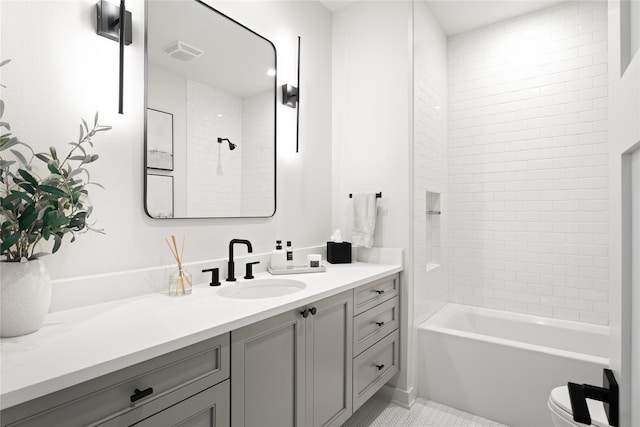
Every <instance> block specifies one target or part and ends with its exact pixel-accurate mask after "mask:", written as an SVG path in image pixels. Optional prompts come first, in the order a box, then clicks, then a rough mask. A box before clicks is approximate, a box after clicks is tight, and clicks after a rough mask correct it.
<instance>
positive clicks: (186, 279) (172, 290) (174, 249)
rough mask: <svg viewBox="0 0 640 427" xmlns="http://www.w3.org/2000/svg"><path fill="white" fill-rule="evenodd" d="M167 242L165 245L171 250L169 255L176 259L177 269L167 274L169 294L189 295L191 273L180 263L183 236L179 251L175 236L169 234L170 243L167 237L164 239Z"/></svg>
mask: <svg viewBox="0 0 640 427" xmlns="http://www.w3.org/2000/svg"><path fill="white" fill-rule="evenodd" d="M165 242H167V246H169V250H170V251H171V255H173V257H174V258H175V259H176V263H177V264H178V271H176V272H174V273H172V274H171V275H170V276H169V295H178V296H180V295H189V294H191V291H192V288H193V285H192V283H191V274H189V273H188V272H187V271H186V270H185V269H184V266H183V265H182V260H183V254H184V236H183V237H182V247H181V248H180V251H178V243H177V242H176V236H173V235H172V236H171V242H172V243H173V245H172V244H171V243H169V239H165Z"/></svg>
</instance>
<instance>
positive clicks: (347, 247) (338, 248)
mask: <svg viewBox="0 0 640 427" xmlns="http://www.w3.org/2000/svg"><path fill="white" fill-rule="evenodd" d="M327 261H328V262H330V263H331V264H349V263H350V262H351V243H349V242H340V243H336V242H327Z"/></svg>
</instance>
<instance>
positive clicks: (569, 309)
mask: <svg viewBox="0 0 640 427" xmlns="http://www.w3.org/2000/svg"><path fill="white" fill-rule="evenodd" d="M448 48H449V108H450V110H449V114H450V115H449V202H450V203H449V211H450V214H449V220H450V222H449V245H450V250H449V263H450V270H449V273H450V276H449V283H450V290H451V294H450V297H451V300H452V301H454V302H461V303H465V304H472V305H480V306H486V307H491V308H497V309H504V310H509V311H517V312H523V313H531V314H536V315H542V316H548V317H556V318H563V319H570V320H579V321H583V322H589V323H598V324H607V323H608V311H609V305H608V301H609V300H608V287H609V281H608V274H609V259H608V256H609V223H608V221H609V170H608V167H607V162H608V154H609V146H608V144H607V130H608V122H607V105H608V100H607V85H608V80H607V10H606V4H605V3H604V2H597V1H583V2H567V3H564V4H562V5H559V6H555V7H552V8H549V9H544V10H542V11H539V12H535V13H532V14H528V15H524V16H522V17H518V18H514V19H510V20H507V21H504V22H500V23H497V24H495V25H491V26H488V27H485V28H483V29H479V30H476V31H471V32H468V33H464V34H461V35H457V36H454V37H451V38H449V46H448Z"/></svg>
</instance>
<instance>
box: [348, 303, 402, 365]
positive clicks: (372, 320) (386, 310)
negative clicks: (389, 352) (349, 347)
mask: <svg viewBox="0 0 640 427" xmlns="http://www.w3.org/2000/svg"><path fill="white" fill-rule="evenodd" d="M398 308H399V298H398V297H395V298H393V299H390V300H389V301H385V302H383V303H382V304H379V305H377V306H375V307H373V308H372V309H369V310H367V311H365V312H364V313H361V314H359V315H357V316H356V317H355V318H354V319H353V353H354V354H355V355H357V354H360V353H362V352H363V351H364V350H366V349H367V348H369V347H371V346H372V345H373V344H375V343H376V342H377V341H378V340H379V339H380V338H382V337H384V336H386V335H388V334H389V332H391V331H393V330H395V329H397V328H398V318H399V312H398Z"/></svg>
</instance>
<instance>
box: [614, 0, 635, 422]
mask: <svg viewBox="0 0 640 427" xmlns="http://www.w3.org/2000/svg"><path fill="white" fill-rule="evenodd" d="M608 15H609V21H608V24H609V57H610V60H609V125H610V126H609V151H610V156H609V171H610V177H611V179H610V187H609V188H610V194H611V204H610V209H611V214H610V229H611V236H610V248H611V255H610V271H609V273H610V275H609V281H610V304H609V306H610V309H611V312H610V327H611V354H610V356H611V369H613V371H614V373H615V375H616V378H617V379H618V382H619V383H620V406H621V407H620V425H624V426H627V425H629V426H630V425H633V426H635V425H639V424H640V408H639V406H638V400H639V399H640V396H638V395H637V393H638V392H639V391H640V374H639V372H638V357H640V356H639V355H638V354H632V342H633V341H632V340H635V341H636V342H637V340H638V339H639V338H638V337H640V333H639V331H638V326H637V323H636V324H632V319H633V317H632V314H633V313H634V312H635V313H638V312H640V306H639V305H640V304H639V303H638V302H637V301H638V296H637V289H638V288H637V287H636V288H632V275H633V269H634V268H637V267H638V266H637V264H635V265H634V264H633V261H632V255H633V256H636V254H632V247H633V243H632V242H631V238H630V236H632V232H633V231H634V230H632V229H631V225H632V219H631V217H630V215H631V213H632V211H631V209H630V205H631V200H632V197H631V195H630V194H629V191H630V188H629V187H628V186H629V185H630V184H631V182H630V181H631V176H630V174H629V172H630V168H629V166H630V165H629V164H630V162H631V161H630V160H631V159H630V157H631V155H630V153H631V152H633V151H635V152H636V156H637V152H638V151H637V150H638V149H640V52H638V51H636V52H635V53H634V54H633V56H632V57H631V59H630V61H624V64H625V67H626V69H625V70H624V74H623V73H622V71H623V70H622V69H621V63H622V62H623V61H622V57H623V55H622V52H623V49H624V45H625V43H627V44H630V42H631V40H630V38H631V37H637V36H636V35H634V33H633V32H632V31H631V30H630V28H629V27H627V28H623V27H621V25H620V23H621V18H622V17H624V18H629V19H632V20H633V25H634V26H635V28H639V27H640V16H638V15H637V14H636V15H634V16H631V17H627V16H624V15H622V16H621V2H620V1H619V0H610V1H609V7H608ZM636 34H637V33H636ZM637 45H638V44H637V43H636V46H637ZM627 62H628V65H627ZM623 165H624V166H625V167H624V168H623ZM623 176H624V178H625V179H624V180H623V179H622V178H623ZM635 191H637V188H636V190H635ZM634 214H635V213H634ZM636 223H637V221H636ZM634 300H635V301H636V302H635V303H634V304H632V301H634ZM636 345H637V344H636ZM632 378H633V381H635V384H634V385H633V391H634V393H636V394H633V395H632Z"/></svg>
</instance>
